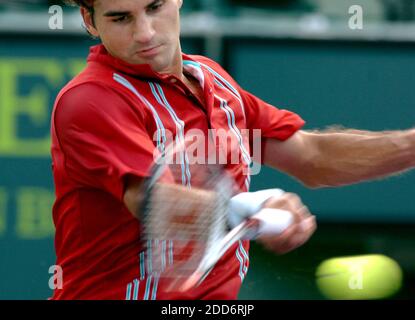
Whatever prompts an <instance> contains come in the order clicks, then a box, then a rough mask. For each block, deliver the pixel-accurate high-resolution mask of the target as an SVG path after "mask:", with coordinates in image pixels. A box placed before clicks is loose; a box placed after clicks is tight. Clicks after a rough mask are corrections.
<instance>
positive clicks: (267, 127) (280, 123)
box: [240, 89, 305, 159]
mask: <svg viewBox="0 0 415 320" xmlns="http://www.w3.org/2000/svg"><path fill="white" fill-rule="evenodd" d="M240 93H241V96H242V100H243V102H244V107H245V114H246V122H247V128H248V129H250V130H253V129H260V130H261V150H262V154H261V159H264V155H263V152H264V150H265V142H266V140H267V139H269V138H271V139H278V140H281V141H284V140H287V139H288V138H289V137H291V136H292V135H293V134H294V133H295V132H297V131H298V130H300V129H301V128H302V127H303V126H304V124H305V122H304V120H303V119H302V118H301V117H300V116H299V115H297V114H296V113H294V112H291V111H288V110H284V109H278V108H276V107H274V106H272V105H270V104H268V103H266V102H264V101H262V100H261V99H259V98H258V97H256V96H254V95H253V94H251V93H249V92H247V91H245V90H243V89H241V90H240ZM249 142H250V147H251V148H250V149H251V150H253V145H252V144H253V140H252V136H251V135H250V141H249Z"/></svg>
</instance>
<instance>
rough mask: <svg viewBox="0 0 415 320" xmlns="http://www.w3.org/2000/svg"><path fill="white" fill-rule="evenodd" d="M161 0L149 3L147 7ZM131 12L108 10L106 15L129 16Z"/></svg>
mask: <svg viewBox="0 0 415 320" xmlns="http://www.w3.org/2000/svg"><path fill="white" fill-rule="evenodd" d="M160 1H161V0H154V1H152V2H151V3H149V4H148V5H146V9H147V8H150V7H151V6H153V5H154V4H156V3H157V2H160ZM129 14H131V12H130V11H113V10H110V11H107V12H105V13H104V17H119V16H127V15H129Z"/></svg>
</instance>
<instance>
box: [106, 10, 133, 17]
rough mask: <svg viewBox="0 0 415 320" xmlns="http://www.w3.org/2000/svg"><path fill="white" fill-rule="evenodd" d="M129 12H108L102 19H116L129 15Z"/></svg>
mask: <svg viewBox="0 0 415 320" xmlns="http://www.w3.org/2000/svg"><path fill="white" fill-rule="evenodd" d="M129 14H130V11H108V12H105V13H104V17H118V16H126V15H129Z"/></svg>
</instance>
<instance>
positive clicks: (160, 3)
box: [148, 1, 163, 12]
mask: <svg viewBox="0 0 415 320" xmlns="http://www.w3.org/2000/svg"><path fill="white" fill-rule="evenodd" d="M162 5H163V1H158V2H156V3H154V4H152V5H151V6H149V7H148V11H149V12H154V11H157V10H158V9H160V7H161V6H162Z"/></svg>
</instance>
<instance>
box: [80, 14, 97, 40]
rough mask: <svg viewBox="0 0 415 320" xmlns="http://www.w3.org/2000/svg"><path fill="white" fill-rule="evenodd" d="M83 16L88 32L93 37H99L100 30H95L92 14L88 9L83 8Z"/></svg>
mask: <svg viewBox="0 0 415 320" xmlns="http://www.w3.org/2000/svg"><path fill="white" fill-rule="evenodd" d="M81 15H82V18H83V19H84V23H85V26H86V28H87V30H88V32H89V33H90V34H91V35H93V36H94V37H99V32H98V30H97V29H96V28H95V25H94V20H93V18H92V16H91V14H90V12H89V11H88V9H86V8H84V7H81Z"/></svg>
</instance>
